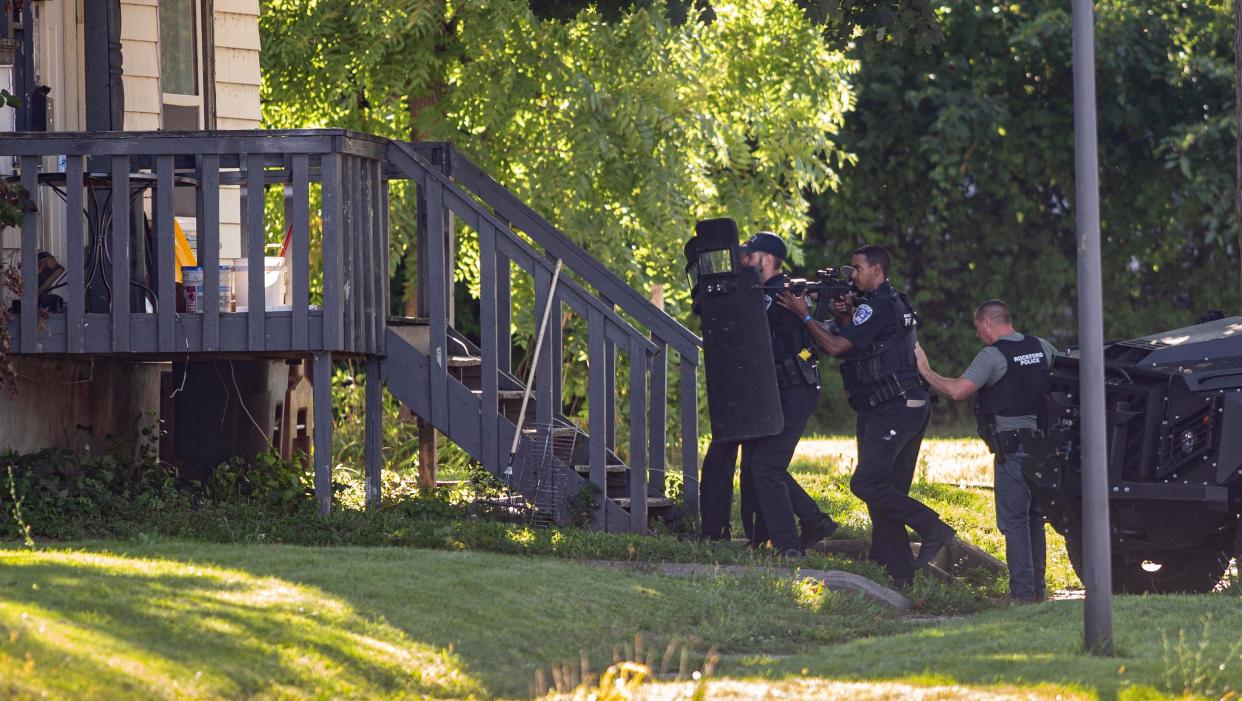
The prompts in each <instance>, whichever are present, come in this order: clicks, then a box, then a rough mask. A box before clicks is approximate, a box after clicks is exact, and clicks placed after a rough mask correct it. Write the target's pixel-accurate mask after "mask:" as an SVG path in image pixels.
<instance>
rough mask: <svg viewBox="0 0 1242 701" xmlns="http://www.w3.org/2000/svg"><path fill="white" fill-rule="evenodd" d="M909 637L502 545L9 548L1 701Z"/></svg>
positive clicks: (433, 690)
mask: <svg viewBox="0 0 1242 701" xmlns="http://www.w3.org/2000/svg"><path fill="white" fill-rule="evenodd" d="M104 548H107V550H105V549H104ZM903 626H904V624H902V623H901V622H899V621H898V620H896V619H895V618H894V616H893V615H892V614H891V613H887V612H885V611H883V610H881V609H879V608H877V607H876V606H874V605H872V604H869V603H866V602H864V601H863V600H861V599H859V598H858V597H856V596H850V595H844V594H836V593H832V592H828V591H825V590H824V589H823V588H822V587H814V586H810V585H807V584H805V583H798V582H796V581H794V580H792V579H790V578H788V577H782V576H775V575H773V574H771V573H767V574H765V573H764V572H763V571H762V570H759V571H757V573H756V576H755V577H753V578H748V579H742V580H735V579H732V578H727V577H719V578H717V577H699V578H693V579H679V578H670V577H662V576H657V575H649V574H637V573H629V572H618V571H615V570H611V569H604V568H599V567H593V566H589V565H583V564H576V563H570V562H564V561H558V560H552V559H540V558H529V557H516V556H504V555H496V554H488V553H459V552H436V551H424V550H412V549H398V548H303V547H292V546H273V545H251V546H240V545H204V544H198V543H183V542H157V543H153V544H144V545H139V544H111V545H99V546H91V548H90V549H88V550H57V549H53V550H37V551H33V552H32V551H27V550H17V549H13V550H0V697H3V698H40V697H42V696H43V694H45V693H46V694H48V696H49V697H51V698H72V699H78V698H242V697H245V698H368V699H370V698H381V699H382V698H424V697H432V698H466V697H491V696H494V695H501V696H522V695H525V694H526V693H527V692H528V690H529V689H530V687H531V685H532V684H533V682H534V670H535V669H536V668H539V667H545V668H546V667H547V666H548V665H550V664H553V663H561V662H565V661H568V660H573V661H575V662H577V661H578V660H580V659H581V657H582V656H583V655H585V656H586V657H587V658H588V659H589V660H591V661H592V663H593V665H592V666H593V668H594V669H595V670H596V671H601V670H602V669H603V668H604V667H606V666H607V663H610V662H611V660H612V656H613V654H614V649H616V648H618V647H619V646H621V645H623V644H625V643H626V642H627V641H633V640H634V639H635V636H636V635H638V636H642V638H644V639H646V640H648V641H650V642H651V644H652V645H660V646H663V645H666V644H668V643H669V642H670V641H674V640H677V641H680V643H679V644H683V645H685V646H687V647H688V648H689V649H690V650H692V651H693V652H694V653H695V654H698V655H701V654H704V653H705V652H706V651H707V650H709V649H711V648H713V647H714V648H716V649H718V650H721V651H724V652H728V653H730V654H750V653H757V652H760V651H764V652H774V653H777V654H793V653H797V652H799V651H801V650H805V649H808V648H809V647H814V646H818V645H823V644H826V643H831V642H840V641H844V640H848V639H850V638H853V637H857V636H860V635H870V634H875V633H882V632H885V631H892V630H899V629H901V628H902V627H903ZM661 649H663V648H661Z"/></svg>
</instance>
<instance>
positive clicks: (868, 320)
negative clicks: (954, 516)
mask: <svg viewBox="0 0 1242 701" xmlns="http://www.w3.org/2000/svg"><path fill="white" fill-rule="evenodd" d="M891 260H892V259H891V258H890V256H889V254H888V251H886V250H885V249H884V248H883V247H881V246H873V245H871V246H863V247H862V248H859V249H858V250H856V251H854V257H853V261H852V263H853V266H854V273H853V280H854V284H855V285H856V286H857V287H858V289H859V291H860V292H862V298H861V300H859V303H858V305H857V307H855V308H853V309H852V311H851V310H850V305H849V304H847V303H846V302H845V301H841V302H839V303H837V304H835V305H834V313H835V314H836V315H837V321H835V322H832V323H829V324H826V325H821V324H819V323H818V322H816V321H815V320H814V318H813V317H812V316H811V314H810V312H809V311H808V308H807V304H806V302H805V301H804V300H803V299H801V298H799V297H794V296H793V295H790V294H785V295H783V296H782V297H781V299H780V300H779V302H780V304H781V305H782V306H784V307H786V308H787V309H789V310H791V311H793V312H794V313H795V314H798V315H799V316H801V318H802V321H803V325H804V327H805V328H806V329H808V330H809V332H810V333H811V334H812V336H813V337H814V338H815V342H816V343H817V344H819V347H820V348H822V349H823V350H824V351H825V352H827V353H829V354H830V355H832V356H834V357H839V358H841V360H842V361H843V362H842V364H841V375H842V378H843V379H844V381H845V391H846V395H847V396H848V397H849V403H850V407H851V408H853V409H854V410H855V411H857V412H858V424H857V434H858V467H857V468H856V469H855V470H854V476H853V478H852V479H851V480H850V490H851V491H852V492H853V493H854V495H855V496H857V497H858V498H859V499H862V500H863V502H865V503H866V504H867V510H868V512H869V513H870V514H871V551H870V557H871V559H872V560H875V561H876V562H879V563H880V564H882V565H884V567H885V569H887V570H888V573H889V575H890V576H891V577H892V578H893V580H894V581H895V582H896V583H897V584H898V585H899V586H902V587H906V586H909V585H910V584H911V583H912V582H913V578H914V571H915V569H917V568H918V567H921V566H923V565H925V564H927V563H928V562H930V561H931V560H932V559H933V558H934V557H935V556H936V554H937V553H939V552H940V550H941V549H942V548H943V547H944V546H946V545H947V544H948V543H949V542H951V541H952V540H953V537H954V536H955V531H954V530H953V528H952V527H951V526H949V525H948V524H946V523H945V522H944V521H941V520H940V517H939V515H937V514H936V512H935V511H932V510H931V509H930V508H928V507H927V506H926V505H924V504H923V503H921V502H919V501H917V500H915V499H913V498H911V497H910V495H909V492H910V483H911V482H912V481H913V480H914V467H915V464H916V462H917V461H918V455H919V446H920V445H921V444H922V442H923V433H924V432H925V431H926V430H927V422H928V420H929V419H930V417H931V407H930V406H929V403H928V400H929V397H928V394H927V389H926V388H925V387H924V386H923V383H922V382H921V380H920V379H919V373H918V368H917V366H916V365H915V357H914V344H915V340H916V339H915V330H914V327H915V325H916V323H917V318H916V316H915V314H914V309H913V307H912V306H911V305H910V301H909V300H908V299H906V296H905V295H903V294H901V293H899V292H897V291H896V290H894V289H893V286H892V285H891V284H890V283H889V282H888V270H889V264H890V263H891ZM906 526H910V527H911V528H913V529H914V530H916V531H918V533H919V534H920V535H921V536H922V538H923V547H922V548H921V549H920V550H919V557H918V559H917V560H916V559H915V558H914V557H913V555H912V553H911V550H910V540H909V536H908V535H907V534H906Z"/></svg>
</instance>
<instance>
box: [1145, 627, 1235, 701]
mask: <svg viewBox="0 0 1242 701" xmlns="http://www.w3.org/2000/svg"><path fill="white" fill-rule="evenodd" d="M1160 643H1161V647H1162V649H1163V652H1162V659H1163V660H1164V679H1163V683H1164V690H1165V691H1167V692H1169V693H1171V694H1179V695H1181V696H1206V697H1209V698H1218V699H1224V698H1234V697H1236V696H1237V695H1238V692H1239V689H1237V688H1235V687H1234V683H1233V682H1232V681H1231V680H1230V679H1229V678H1228V677H1227V676H1226V674H1225V672H1226V671H1227V670H1228V669H1229V666H1230V665H1231V664H1233V663H1235V662H1237V661H1238V660H1239V659H1242V657H1239V655H1242V637H1239V638H1238V639H1237V641H1235V642H1234V644H1233V645H1232V646H1231V647H1230V648H1229V652H1228V653H1226V654H1225V656H1224V658H1223V659H1220V660H1219V661H1218V660H1217V659H1215V658H1209V657H1208V653H1209V651H1208V648H1209V646H1210V645H1211V643H1212V614H1211V613H1209V614H1207V615H1206V616H1205V617H1204V619H1203V633H1202V635H1200V636H1199V639H1198V641H1191V640H1188V639H1187V635H1186V629H1185V628H1179V629H1178V631H1177V639H1176V640H1170V638H1169V634H1168V632H1167V631H1164V630H1162V631H1160Z"/></svg>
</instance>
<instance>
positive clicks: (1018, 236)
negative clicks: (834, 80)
mask: <svg viewBox="0 0 1242 701" xmlns="http://www.w3.org/2000/svg"><path fill="white" fill-rule="evenodd" d="M1096 12H1097V14H1096V32H1097V44H1098V49H1097V61H1098V68H1097V75H1098V95H1099V97H1098V103H1099V143H1100V163H1101V176H1100V182H1101V193H1100V194H1101V229H1102V232H1103V235H1104V251H1103V252H1104V261H1103V265H1104V271H1105V272H1104V281H1103V282H1104V295H1105V308H1106V314H1105V331H1106V334H1107V335H1108V336H1109V337H1112V338H1118V337H1127V336H1134V335H1140V334H1145V333H1151V332H1155V331H1157V330H1160V329H1163V328H1171V327H1177V326H1182V325H1186V324H1188V323H1191V322H1192V321H1193V320H1194V319H1195V318H1196V317H1197V316H1198V315H1199V314H1200V313H1201V312H1202V311H1204V310H1206V309H1208V308H1214V307H1215V308H1226V305H1228V304H1229V303H1230V302H1231V301H1233V300H1234V299H1235V296H1234V294H1233V291H1234V290H1236V289H1237V286H1236V285H1233V284H1228V283H1227V282H1226V281H1230V280H1236V277H1235V276H1236V275H1237V262H1236V256H1237V249H1236V247H1235V246H1234V244H1233V242H1234V241H1235V240H1236V233H1235V232H1236V226H1237V224H1236V221H1235V219H1234V214H1233V207H1232V204H1233V187H1234V178H1233V164H1232V162H1231V161H1232V158H1231V156H1232V153H1233V148H1232V147H1233V144H1234V135H1233V128H1232V127H1233V125H1232V116H1233V92H1232V88H1233V82H1232V78H1233V63H1232V51H1233V49H1232V23H1231V18H1230V15H1229V11H1228V7H1227V6H1226V5H1225V4H1224V3H1223V2H1221V1H1220V0H1218V1H1217V2H1215V3H1186V4H1170V5H1150V4H1145V3H1132V2H1128V1H1122V0H1103V1H1101V2H1097V3H1096ZM937 13H938V15H939V23H940V27H941V30H942V32H943V34H944V41H943V42H941V43H940V44H938V45H937V46H935V47H934V48H932V49H931V50H928V51H925V50H921V49H919V48H917V47H914V46H909V45H906V46H892V45H880V44H874V43H859V44H857V46H856V47H855V49H854V51H853V52H852V53H851V57H853V58H855V59H857V60H858V61H859V62H860V64H861V65H862V68H861V70H860V72H859V73H858V74H857V75H856V76H855V78H854V82H855V85H856V90H857V105H856V109H855V110H854V111H853V112H852V113H850V114H849V115H848V117H847V120H846V126H845V128H844V130H843V131H842V134H841V136H840V140H839V143H840V146H841V147H842V148H843V149H845V150H847V151H849V152H850V153H852V154H854V155H855V156H856V159H857V160H856V161H855V162H854V164H853V165H851V166H849V167H848V168H846V169H845V170H844V171H843V172H842V173H841V174H840V182H841V186H840V188H839V189H837V190H836V191H830V192H827V193H825V194H824V195H822V196H821V197H820V198H819V199H818V200H817V202H816V209H815V212H814V215H813V216H814V218H815V220H816V223H815V225H814V226H813V227H812V230H811V233H810V239H811V241H812V242H813V243H811V244H808V247H807V248H808V251H811V252H813V253H814V255H811V256H808V258H807V263H808V265H812V264H825V263H832V264H839V263H841V262H844V260H845V259H846V256H848V253H849V251H850V250H852V249H853V248H854V247H856V246H857V245H858V244H859V243H861V242H863V241H867V242H879V243H884V244H887V245H890V246H891V247H892V248H893V249H894V253H895V258H896V261H897V262H896V265H895V268H896V274H897V276H898V278H899V281H900V284H902V285H903V286H904V287H905V288H906V289H907V290H908V291H910V292H911V293H912V294H913V297H914V301H915V303H916V305H917V307H918V309H919V312H920V314H921V316H922V319H923V322H924V328H923V330H922V332H921V333H920V338H921V340H922V341H923V343H924V345H925V346H927V347H928V350H929V353H931V354H932V356H933V358H936V359H938V360H939V363H940V364H941V365H944V366H945V369H946V370H949V369H952V370H954V371H960V370H961V369H963V368H964V367H965V364H966V362H967V361H968V360H969V358H970V357H971V355H972V354H973V352H974V350H976V349H977V345H978V344H977V341H976V340H975V339H974V337H973V334H971V333H970V326H969V322H970V316H971V312H972V311H973V309H974V307H975V305H976V304H978V303H979V302H980V301H982V300H983V299H985V298H988V297H1000V298H1003V299H1006V300H1007V301H1009V302H1010V303H1012V304H1013V305H1014V307H1015V310H1016V312H1017V314H1018V315H1019V326H1020V327H1021V328H1025V329H1028V330H1030V331H1031V332H1034V333H1038V334H1041V335H1047V336H1050V337H1051V338H1052V339H1053V340H1055V341H1056V342H1058V343H1059V344H1060V345H1061V346H1062V347H1064V346H1065V345H1066V344H1071V343H1073V342H1074V336H1075V331H1074V329H1075V328H1076V326H1075V323H1074V309H1075V295H1076V287H1075V265H1074V261H1075V253H1076V251H1075V235H1074V218H1073V195H1074V188H1073V173H1074V172H1073V165H1074V161H1073V97H1072V83H1071V79H1072V74H1071V65H1070V60H1071V47H1070V40H1071V31H1070V16H1069V8H1068V6H1067V5H1066V4H1065V3H1063V2H1060V1H1059V0H1058V1H1056V2H1053V1H1051V0H1033V1H1031V2H1026V3H1022V4H1016V3H1015V4H1004V5H1000V4H997V5H991V4H983V5H977V4H975V3H974V2H963V1H960V0H958V1H951V2H946V3H943V4H940V5H938V6H937ZM1230 306H1232V305H1230Z"/></svg>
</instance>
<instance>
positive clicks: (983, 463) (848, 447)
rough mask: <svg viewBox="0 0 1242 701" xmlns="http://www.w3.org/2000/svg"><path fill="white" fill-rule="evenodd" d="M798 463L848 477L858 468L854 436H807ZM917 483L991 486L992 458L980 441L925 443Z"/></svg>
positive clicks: (940, 440)
mask: <svg viewBox="0 0 1242 701" xmlns="http://www.w3.org/2000/svg"><path fill="white" fill-rule="evenodd" d="M794 460H795V461H796V462H801V463H806V464H821V465H832V467H833V469H835V470H836V471H838V472H841V473H844V474H848V473H851V472H853V471H854V467H855V466H856V465H857V464H858V445H857V442H856V441H855V438H854V436H808V437H806V438H803V439H802V441H801V442H800V443H798V452H797V454H796V455H795V457H794ZM915 479H916V480H918V481H921V482H936V483H939V484H957V485H990V484H992V454H991V453H990V452H988V448H987V446H986V445H984V443H983V441H981V440H979V439H978V438H933V437H928V438H924V439H923V446H922V450H920V451H919V462H918V468H917V470H916V472H915Z"/></svg>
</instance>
